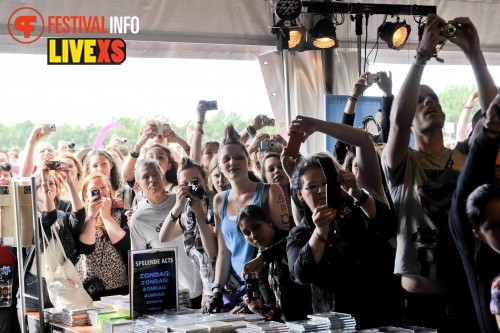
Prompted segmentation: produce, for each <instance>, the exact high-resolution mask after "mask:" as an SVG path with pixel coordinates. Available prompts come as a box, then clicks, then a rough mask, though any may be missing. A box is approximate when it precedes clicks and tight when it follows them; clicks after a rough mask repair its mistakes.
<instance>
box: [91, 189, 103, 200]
mask: <svg viewBox="0 0 500 333" xmlns="http://www.w3.org/2000/svg"><path fill="white" fill-rule="evenodd" d="M90 194H91V195H92V198H93V197H95V196H96V195H97V199H101V191H100V190H99V189H98V188H96V189H93V190H92V191H90Z"/></svg>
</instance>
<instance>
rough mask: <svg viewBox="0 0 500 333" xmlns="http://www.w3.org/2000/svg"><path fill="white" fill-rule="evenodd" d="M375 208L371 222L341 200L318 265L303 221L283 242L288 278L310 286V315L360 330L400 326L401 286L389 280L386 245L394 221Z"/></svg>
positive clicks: (389, 259) (381, 207)
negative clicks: (333, 314) (337, 318)
mask: <svg viewBox="0 0 500 333" xmlns="http://www.w3.org/2000/svg"><path fill="white" fill-rule="evenodd" d="M375 202H376V206H377V220H371V219H369V218H367V217H366V216H365V215H364V214H363V213H362V211H361V209H360V208H357V207H355V206H354V205H353V200H352V198H351V197H342V203H341V207H340V209H339V210H338V214H337V217H336V218H335V219H334V220H333V228H334V232H333V233H330V236H329V238H328V243H329V244H327V246H325V252H324V254H323V257H322V259H321V261H320V262H319V263H318V264H316V263H315V261H314V257H313V254H312V251H311V248H310V246H309V239H310V238H311V236H312V234H313V232H314V229H315V225H314V223H313V222H312V221H310V220H308V218H306V217H304V218H303V219H302V222H301V223H300V225H299V226H297V227H295V228H294V229H293V230H292V231H291V232H290V235H289V236H288V239H287V240H288V242H287V255H288V263H289V266H290V275H291V277H292V278H293V279H294V280H295V281H296V282H298V283H301V284H309V285H310V286H311V291H312V305H313V311H314V313H318V312H325V311H337V312H344V313H350V314H352V315H353V316H354V317H355V318H356V322H357V327H358V328H369V327H380V326H388V325H394V326H399V325H400V322H399V320H400V315H399V313H398V309H399V302H398V297H399V296H398V290H399V284H400V282H399V279H398V278H397V277H396V276H395V275H394V274H393V270H394V250H393V249H392V248H391V246H390V244H389V242H388V240H389V239H391V238H393V237H395V235H396V217H395V215H394V214H393V213H392V212H391V211H390V210H389V208H388V207H387V206H386V205H385V204H383V203H380V202H377V201H375ZM306 215H307V214H306Z"/></svg>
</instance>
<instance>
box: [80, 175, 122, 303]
mask: <svg viewBox="0 0 500 333" xmlns="http://www.w3.org/2000/svg"><path fill="white" fill-rule="evenodd" d="M97 190H98V191H97ZM111 191H112V187H111V183H110V181H109V179H108V178H107V177H106V176H104V175H103V174H102V173H99V172H95V173H91V174H90V175H88V176H87V177H85V179H84V180H83V183H82V198H83V202H84V206H85V210H86V212H87V217H86V220H85V221H86V222H85V227H84V229H83V232H82V234H81V235H80V237H79V239H78V241H77V250H78V252H79V253H80V255H79V256H78V259H77V262H76V265H75V266H76V269H77V271H78V274H79V275H80V278H81V279H82V281H83V283H84V286H85V287H86V289H88V288H87V286H89V285H92V286H94V288H96V289H97V290H100V289H102V290H101V291H100V293H97V294H91V295H90V296H91V297H92V299H94V300H98V299H100V297H102V296H110V295H127V294H128V272H127V260H128V259H127V255H128V250H130V233H129V229H128V226H127V218H126V216H125V215H124V210H123V209H122V208H120V207H119V206H118V203H117V201H116V199H114V198H113V197H112V196H111Z"/></svg>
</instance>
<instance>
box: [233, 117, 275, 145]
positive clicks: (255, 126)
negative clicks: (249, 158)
mask: <svg viewBox="0 0 500 333" xmlns="http://www.w3.org/2000/svg"><path fill="white" fill-rule="evenodd" d="M265 120H269V118H267V116H266V115H265V114H258V115H257V116H256V117H255V118H254V119H253V120H252V123H251V124H250V125H249V126H248V127H247V128H245V129H244V130H242V131H241V132H240V133H239V134H240V141H241V142H243V143H247V141H248V140H249V139H252V138H253V137H254V136H255V135H256V134H257V131H259V130H260V129H262V128H263V127H265V126H271V124H269V122H266V121H265Z"/></svg>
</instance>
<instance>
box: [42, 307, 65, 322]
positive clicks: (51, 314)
mask: <svg viewBox="0 0 500 333" xmlns="http://www.w3.org/2000/svg"><path fill="white" fill-rule="evenodd" d="M43 314H44V318H45V321H50V322H52V323H62V319H63V311H62V310H58V309H56V308H48V309H44V310H43Z"/></svg>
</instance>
